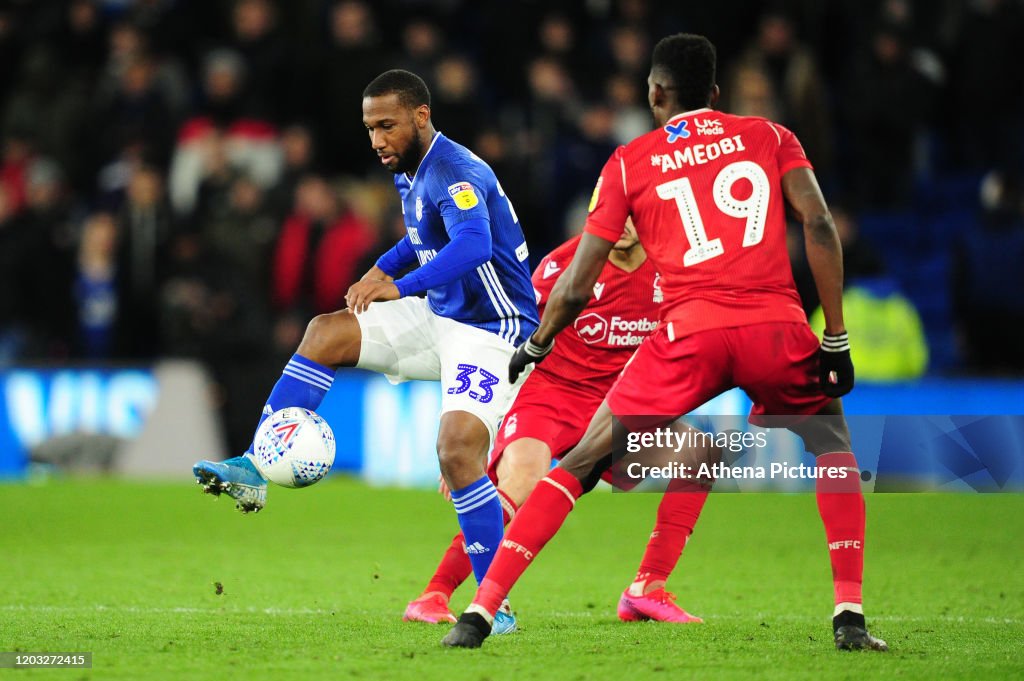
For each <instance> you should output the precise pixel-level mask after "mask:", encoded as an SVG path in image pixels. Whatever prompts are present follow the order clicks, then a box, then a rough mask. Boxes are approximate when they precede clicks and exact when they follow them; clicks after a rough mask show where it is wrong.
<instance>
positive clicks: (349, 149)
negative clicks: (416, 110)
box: [315, 0, 390, 176]
mask: <svg viewBox="0 0 1024 681" xmlns="http://www.w3.org/2000/svg"><path fill="white" fill-rule="evenodd" d="M329 22H330V23H329V26H330V44H329V45H328V48H327V50H326V52H325V53H324V54H323V55H321V56H319V57H318V58H317V62H318V64H321V65H322V66H321V67H320V68H319V71H318V75H317V76H316V80H317V82H316V87H317V89H318V90H319V91H321V94H320V96H321V98H322V99H321V100H320V101H318V102H316V104H315V106H316V113H317V115H318V122H317V127H318V130H317V137H318V139H321V140H322V141H323V147H324V149H325V150H326V153H325V154H324V158H323V159H321V160H323V161H324V162H325V163H326V164H327V165H328V167H329V168H330V169H331V170H334V171H336V172H340V173H343V174H346V175H357V176H363V175H365V174H366V171H367V169H368V168H369V167H370V162H371V161H372V159H371V158H369V157H368V156H367V154H366V132H365V131H364V130H363V128H362V126H361V125H360V123H359V111H360V106H361V105H362V96H361V94H360V93H362V88H363V87H364V86H365V85H366V84H367V83H368V82H370V80H372V79H373V77H374V76H376V75H377V72H378V71H379V70H380V65H381V64H384V63H388V62H389V61H390V59H389V54H388V52H387V51H386V50H385V49H384V47H383V46H382V45H381V41H380V39H379V37H378V34H377V27H376V23H375V20H374V17H373V13H372V11H371V10H370V6H369V5H368V4H367V3H366V2H363V0H342V1H341V2H337V3H335V4H334V5H333V6H332V8H331V10H330V17H329Z"/></svg>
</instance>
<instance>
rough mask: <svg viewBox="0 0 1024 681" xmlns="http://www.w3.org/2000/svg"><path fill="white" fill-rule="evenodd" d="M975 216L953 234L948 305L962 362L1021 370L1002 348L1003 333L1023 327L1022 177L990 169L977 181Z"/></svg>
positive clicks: (1015, 355) (976, 366)
mask: <svg viewBox="0 0 1024 681" xmlns="http://www.w3.org/2000/svg"><path fill="white" fill-rule="evenodd" d="M981 204H982V210H981V214H980V215H979V217H978V218H977V219H976V220H975V221H974V222H973V224H970V225H969V226H968V229H967V230H966V231H965V233H964V234H962V235H959V237H958V238H957V240H956V244H955V248H954V249H953V252H954V253H955V254H956V269H955V277H954V280H953V281H954V286H953V291H954V292H955V293H954V308H955V311H956V317H957V322H958V324H957V326H958V330H959V332H960V335H961V337H962V338H963V341H964V345H965V350H966V361H967V366H968V367H970V368H971V369H973V370H976V371H983V372H985V373H992V372H994V373H1014V374H1021V373H1024V360H1022V359H1021V357H1020V353H1019V352H1007V345H1006V338H1007V333H1011V334H1013V333H1015V332H1013V331H1012V329H1020V328H1022V327H1024V283H1022V278H1021V274H1020V266H1021V263H1022V262H1024V178H1022V177H1021V175H1020V174H1019V173H1018V172H1007V171H1003V172H993V173H990V174H989V175H988V176H987V177H986V178H985V181H984V183H983V184H982V193H981Z"/></svg>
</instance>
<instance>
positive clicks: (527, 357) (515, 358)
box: [508, 337, 555, 383]
mask: <svg viewBox="0 0 1024 681" xmlns="http://www.w3.org/2000/svg"><path fill="white" fill-rule="evenodd" d="M553 347H555V339H554V338H552V339H551V342H550V343H548V345H547V347H543V346H540V345H537V344H536V343H534V342H533V338H532V337H530V338H527V339H526V342H525V343H523V344H522V345H520V346H519V347H518V348H516V351H515V354H513V355H512V359H511V360H509V363H508V382H509V383H515V382H516V381H517V380H519V376H520V375H521V374H522V373H523V372H524V371H526V367H527V366H528V365H530V364H540V362H541V360H543V359H544V358H545V357H547V356H548V353H549V352H551V349H552V348H553Z"/></svg>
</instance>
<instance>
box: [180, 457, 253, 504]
mask: <svg viewBox="0 0 1024 681" xmlns="http://www.w3.org/2000/svg"><path fill="white" fill-rule="evenodd" d="M192 473H193V474H194V475H195V476H196V482H198V483H199V484H200V485H202V486H203V491H204V492H206V493H207V494H212V495H214V496H220V495H221V494H222V493H226V494H227V495H228V496H229V497H231V498H232V499H234V500H235V507H236V508H237V509H238V510H239V511H241V512H242V513H254V512H257V511H259V510H260V509H262V508H263V506H264V505H266V503H267V481H266V480H264V479H263V476H262V475H260V473H259V471H257V470H256V466H255V465H254V464H253V462H252V460H251V459H250V458H249V457H248V456H236V457H233V458H230V459H227V460H225V461H219V462H218V461H200V462H199V463H197V464H196V465H195V466H193V467H192Z"/></svg>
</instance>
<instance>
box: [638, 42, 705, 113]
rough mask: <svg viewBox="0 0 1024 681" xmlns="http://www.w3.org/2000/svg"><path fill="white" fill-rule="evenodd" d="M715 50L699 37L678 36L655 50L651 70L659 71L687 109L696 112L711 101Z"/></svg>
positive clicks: (662, 43)
mask: <svg viewBox="0 0 1024 681" xmlns="http://www.w3.org/2000/svg"><path fill="white" fill-rule="evenodd" d="M716 61H717V56H716V53H715V46H714V45H712V44H711V41H710V40H708V39H707V38H705V37H704V36H702V35H697V34H695V33H677V34H675V35H670V36H668V37H666V38H662V39H661V40H659V41H658V44H657V45H655V46H654V55H653V57H652V59H651V70H652V71H658V70H660V71H662V72H663V74H664V75H667V76H668V77H669V79H670V80H671V81H672V82H671V87H672V88H674V89H675V92H676V98H677V100H678V102H679V104H680V105H682V106H683V107H684V108H686V109H699V108H701V107H704V106H707V105H708V103H709V102H710V100H711V90H712V88H714V86H715V64H716Z"/></svg>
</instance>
